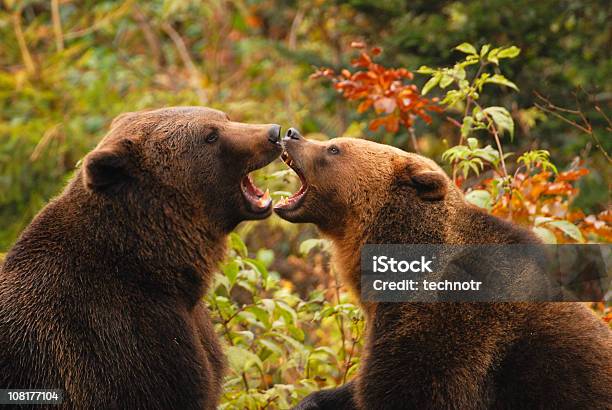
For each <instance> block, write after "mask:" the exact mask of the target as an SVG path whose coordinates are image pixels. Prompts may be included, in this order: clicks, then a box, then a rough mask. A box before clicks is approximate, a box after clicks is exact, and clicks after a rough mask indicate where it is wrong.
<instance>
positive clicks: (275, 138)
mask: <svg viewBox="0 0 612 410" xmlns="http://www.w3.org/2000/svg"><path fill="white" fill-rule="evenodd" d="M280 137H281V126H280V125H277V124H274V125H273V126H272V127H270V130H269V131H268V141H270V142H271V143H272V144H280Z"/></svg>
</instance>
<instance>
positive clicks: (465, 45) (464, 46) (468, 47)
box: [455, 43, 478, 54]
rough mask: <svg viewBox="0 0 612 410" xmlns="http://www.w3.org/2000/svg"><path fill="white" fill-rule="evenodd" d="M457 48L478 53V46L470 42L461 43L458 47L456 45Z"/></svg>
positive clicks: (464, 51)
mask: <svg viewBox="0 0 612 410" xmlns="http://www.w3.org/2000/svg"><path fill="white" fill-rule="evenodd" d="M455 50H459V51H461V52H462V53H465V54H478V52H477V51H476V48H474V46H473V45H471V44H470V43H461V44H459V45H458V46H457V47H455Z"/></svg>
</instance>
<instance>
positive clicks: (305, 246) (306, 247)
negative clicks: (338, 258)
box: [300, 238, 329, 256]
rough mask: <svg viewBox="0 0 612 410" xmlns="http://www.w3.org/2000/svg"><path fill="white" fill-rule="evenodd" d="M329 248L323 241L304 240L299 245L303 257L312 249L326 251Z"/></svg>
mask: <svg viewBox="0 0 612 410" xmlns="http://www.w3.org/2000/svg"><path fill="white" fill-rule="evenodd" d="M328 247H329V243H328V242H327V241H326V240H325V239H316V238H313V239H306V240H305V241H304V242H302V243H301V244H300V253H301V254H302V255H304V256H306V255H308V254H309V253H310V251H311V250H313V249H314V248H321V249H324V250H326V249H327V248H328Z"/></svg>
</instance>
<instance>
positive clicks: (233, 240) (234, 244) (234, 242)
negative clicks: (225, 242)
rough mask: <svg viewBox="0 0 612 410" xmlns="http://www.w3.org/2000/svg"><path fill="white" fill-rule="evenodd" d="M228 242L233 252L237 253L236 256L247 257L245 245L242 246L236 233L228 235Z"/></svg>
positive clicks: (242, 243)
mask: <svg viewBox="0 0 612 410" xmlns="http://www.w3.org/2000/svg"><path fill="white" fill-rule="evenodd" d="M229 242H230V247H231V248H232V249H233V250H235V251H236V253H238V255H240V256H243V257H244V256H247V254H248V253H249V251H248V250H247V247H246V245H245V244H244V242H243V241H242V239H241V238H240V236H238V234H237V233H235V232H232V233H230V234H229Z"/></svg>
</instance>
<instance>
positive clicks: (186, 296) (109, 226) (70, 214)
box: [4, 176, 226, 307]
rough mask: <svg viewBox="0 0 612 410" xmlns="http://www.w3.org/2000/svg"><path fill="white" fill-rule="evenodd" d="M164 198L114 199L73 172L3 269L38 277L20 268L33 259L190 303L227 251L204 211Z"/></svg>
mask: <svg viewBox="0 0 612 410" xmlns="http://www.w3.org/2000/svg"><path fill="white" fill-rule="evenodd" d="M160 197H161V196H160ZM164 198H165V199H164V200H162V199H158V198H155V197H153V196H152V197H150V198H141V197H138V198H127V200H126V201H123V200H122V201H114V200H112V199H108V198H105V197H104V196H103V195H97V194H92V193H91V192H89V191H88V190H87V189H86V188H84V186H83V183H82V182H81V181H80V178H79V176H77V178H75V180H73V181H72V182H71V183H70V184H69V186H68V187H67V188H66V190H65V191H64V193H63V194H62V195H61V196H60V197H58V198H57V199H55V200H54V201H52V202H51V203H50V204H49V205H47V206H46V207H45V208H44V209H43V210H42V211H41V212H40V214H39V215H38V216H37V217H36V218H35V219H34V221H33V222H32V223H31V224H30V226H29V227H28V228H26V230H25V231H24V233H23V234H22V236H21V237H20V239H19V240H18V241H17V243H16V244H15V246H14V247H13V249H12V250H11V252H9V254H8V255H7V258H6V264H5V266H4V269H5V270H8V269H10V270H12V271H13V272H15V274H24V275H25V274H27V275H44V274H45V272H42V271H41V272H32V271H31V269H28V267H27V264H24V265H23V266H21V265H20V261H22V260H24V258H26V259H33V258H36V259H37V260H41V261H45V262H44V264H45V265H47V266H53V267H54V269H56V270H60V271H62V275H63V277H64V278H65V280H73V281H75V282H78V283H81V284H92V286H94V287H99V286H102V285H104V286H108V287H125V288H128V289H130V291H132V292H141V293H142V292H148V293H151V292H152V293H153V295H150V296H151V297H162V298H165V297H168V298H173V299H178V300H180V301H183V302H184V304H185V305H187V306H189V307H192V306H194V305H195V304H196V303H197V302H198V301H199V300H200V299H201V298H202V296H203V295H204V294H205V292H206V291H207V290H208V288H209V286H210V283H211V281H212V274H213V272H214V271H215V270H216V268H217V265H218V263H219V262H220V261H221V260H222V258H223V257H224V255H225V243H226V241H225V234H224V233H223V232H221V231H220V230H219V229H217V228H216V227H214V226H212V225H210V224H208V223H206V218H205V216H204V215H199V214H198V213H197V212H196V211H194V210H190V209H189V208H188V207H187V206H185V205H184V204H178V203H172V200H168V199H167V198H168V197H167V196H164ZM134 201H139V203H136V202H134ZM143 204H146V205H145V206H143ZM41 243H44V246H41ZM41 263H43V262H41ZM28 270H29V272H26V271H28Z"/></svg>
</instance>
